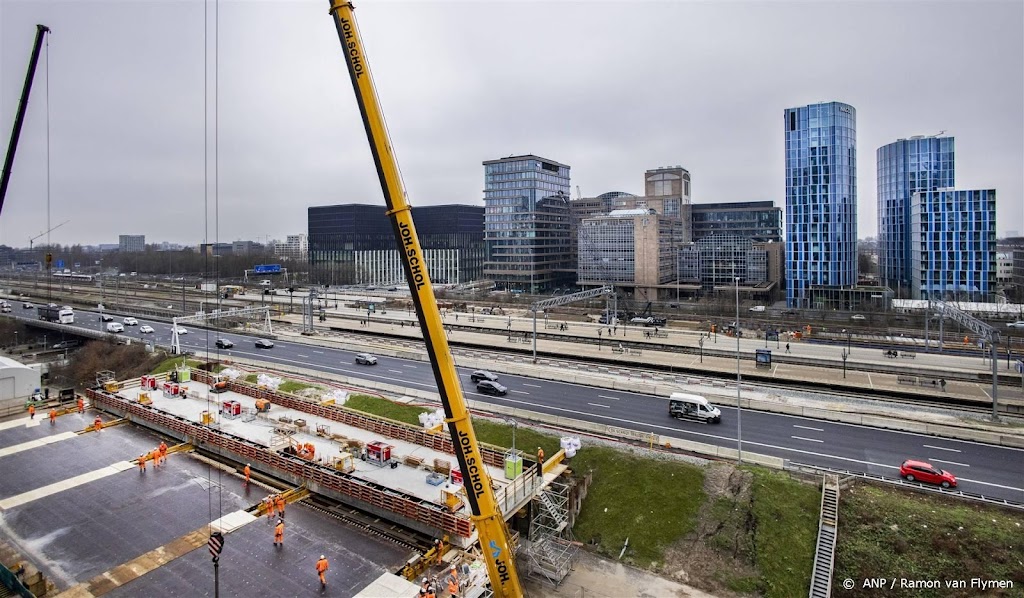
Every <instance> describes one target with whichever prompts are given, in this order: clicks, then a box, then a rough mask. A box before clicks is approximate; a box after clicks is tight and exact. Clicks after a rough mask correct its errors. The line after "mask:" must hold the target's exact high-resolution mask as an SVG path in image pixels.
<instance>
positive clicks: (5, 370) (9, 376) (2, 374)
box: [0, 356, 40, 415]
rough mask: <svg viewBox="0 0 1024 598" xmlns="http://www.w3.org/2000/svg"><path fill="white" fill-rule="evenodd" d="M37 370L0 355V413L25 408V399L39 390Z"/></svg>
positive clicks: (3, 413) (5, 413) (4, 413)
mask: <svg viewBox="0 0 1024 598" xmlns="http://www.w3.org/2000/svg"><path fill="white" fill-rule="evenodd" d="M39 382H40V376H39V371H38V370H36V369H34V368H31V367H29V366H27V365H25V364H23V363H21V362H19V361H15V360H13V359H11V358H9V357H3V356H0V415H7V414H10V413H15V412H17V411H20V410H22V409H24V408H25V401H27V400H28V399H29V397H31V396H32V395H33V394H35V393H37V392H39V388H40V386H39Z"/></svg>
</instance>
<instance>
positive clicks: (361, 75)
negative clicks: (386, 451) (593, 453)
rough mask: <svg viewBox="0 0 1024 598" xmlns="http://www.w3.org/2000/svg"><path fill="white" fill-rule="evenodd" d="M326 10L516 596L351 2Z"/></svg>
mask: <svg viewBox="0 0 1024 598" xmlns="http://www.w3.org/2000/svg"><path fill="white" fill-rule="evenodd" d="M330 5H331V11H330V12H331V16H332V18H333V20H334V25H335V27H336V28H337V30H338V39H339V40H340V41H341V46H342V49H343V52H342V54H343V55H344V56H345V63H346V65H347V66H348V74H349V78H350V79H351V81H352V87H353V90H354V91H355V95H356V101H357V103H358V104H359V111H360V112H361V113H362V117H363V125H364V127H365V129H366V136H367V139H368V140H369V142H370V151H371V153H372V154H373V161H374V164H375V165H376V167H377V177H378V179H379V180H380V183H381V189H382V191H383V192H384V201H385V203H386V204H387V215H388V217H389V218H391V223H392V229H393V231H394V233H395V242H396V243H397V244H398V246H399V247H400V248H401V251H399V252H398V253H399V255H400V256H401V258H402V266H403V268H404V270H405V280H406V283H407V284H408V285H409V292H410V295H411V296H412V300H413V303H414V304H415V305H416V316H417V318H418V320H419V326H420V330H421V331H422V334H423V340H424V343H425V344H426V349H427V355H428V356H429V357H430V363H431V366H432V370H433V372H434V380H435V382H436V383H437V390H438V394H439V395H440V397H441V404H442V405H443V407H444V414H445V421H446V422H447V423H448V431H449V433H450V434H451V438H452V444H453V446H454V451H455V456H456V458H457V459H458V461H459V466H460V469H461V470H462V471H464V472H466V498H467V500H468V502H469V506H470V510H471V512H472V516H471V519H472V521H473V524H474V525H475V526H476V531H477V533H478V534H479V537H480V547H481V550H482V552H483V553H484V554H486V555H487V558H486V559H485V562H486V564H487V574H488V577H489V578H490V580H491V589H492V591H493V592H494V595H495V596H496V597H497V598H508V597H512V596H515V597H519V596H522V595H523V588H522V586H521V584H520V582H519V574H518V572H517V571H516V566H515V561H514V558H515V555H514V554H513V552H512V543H511V542H510V541H509V534H508V530H507V529H506V526H505V520H504V518H503V517H502V513H501V510H500V509H499V508H498V505H497V503H496V501H495V498H494V490H493V489H492V488H491V480H490V476H489V475H488V473H487V470H486V469H485V467H484V460H483V456H482V455H481V453H480V447H479V446H478V444H477V439H476V433H475V432H474V431H473V425H472V423H471V421H470V418H469V410H468V409H467V408H466V400H465V398H464V397H463V395H462V388H461V386H460V383H459V376H458V373H457V372H456V371H455V361H454V359H453V358H452V354H451V350H450V349H449V347H448V339H447V337H446V335H445V330H444V323H443V322H442V321H441V312H440V310H439V309H438V307H437V299H436V298H435V297H434V289H433V286H432V285H431V284H430V276H429V275H428V273H427V265H426V263H425V262H424V254H423V249H422V247H421V246H420V241H419V237H418V236H417V234H416V227H415V225H414V224H413V220H412V210H411V207H410V205H409V203H408V201H407V200H406V195H405V188H404V185H403V183H402V180H401V175H400V174H399V170H398V162H397V160H396V159H395V155H394V153H393V152H392V147H393V146H392V145H391V140H390V139H389V138H388V133H387V128H386V126H385V123H384V114H383V113H382V112H381V109H380V105H379V104H378V101H377V92H376V89H375V88H374V85H373V78H372V76H371V75H370V65H369V62H367V60H366V53H365V52H364V48H363V42H362V39H361V36H360V34H359V30H358V27H357V25H356V22H355V17H354V15H353V10H354V9H353V6H352V3H351V2H347V1H345V0H330Z"/></svg>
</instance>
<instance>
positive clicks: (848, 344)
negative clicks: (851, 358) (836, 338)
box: [843, 328, 853, 355]
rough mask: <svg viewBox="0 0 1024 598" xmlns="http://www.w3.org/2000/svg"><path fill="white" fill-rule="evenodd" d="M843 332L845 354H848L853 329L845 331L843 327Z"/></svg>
mask: <svg viewBox="0 0 1024 598" xmlns="http://www.w3.org/2000/svg"><path fill="white" fill-rule="evenodd" d="M843 334H845V335H846V354H847V355H849V354H850V336H852V335H853V331H852V330H851V331H849V332H847V331H846V329H845V328H843Z"/></svg>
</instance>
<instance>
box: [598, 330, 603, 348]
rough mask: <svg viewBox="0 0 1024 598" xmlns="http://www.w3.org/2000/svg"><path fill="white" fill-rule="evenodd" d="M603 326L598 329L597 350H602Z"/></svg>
mask: <svg viewBox="0 0 1024 598" xmlns="http://www.w3.org/2000/svg"><path fill="white" fill-rule="evenodd" d="M601 330H602V329H601V328H598V329H597V350H598V351H600V350H601Z"/></svg>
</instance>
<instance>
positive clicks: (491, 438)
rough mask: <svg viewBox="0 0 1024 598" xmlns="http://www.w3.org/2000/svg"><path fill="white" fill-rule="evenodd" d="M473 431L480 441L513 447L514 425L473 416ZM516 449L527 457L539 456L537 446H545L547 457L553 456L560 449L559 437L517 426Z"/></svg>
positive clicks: (506, 447) (503, 446)
mask: <svg viewBox="0 0 1024 598" xmlns="http://www.w3.org/2000/svg"><path fill="white" fill-rule="evenodd" d="M473 431H474V432H476V439H477V440H478V441H479V442H483V443H486V444H490V445H493V446H497V447H500V448H505V449H508V448H512V426H511V425H509V424H503V423H499V422H496V421H493V420H487V419H482V418H473ZM515 436H516V438H515V440H516V443H515V444H516V449H518V450H520V451H522V452H523V455H524V456H525V457H526V458H527V459H535V458H536V457H537V447H539V446H540V447H544V455H545V457H551V456H552V455H554V454H555V453H557V452H558V451H559V450H561V448H562V447H561V445H560V444H559V438H558V437H556V436H552V435H550V434H541V433H540V432H535V431H533V430H531V429H528V428H520V427H518V426H517V427H516V428H515Z"/></svg>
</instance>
